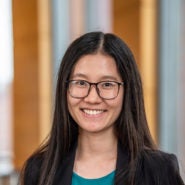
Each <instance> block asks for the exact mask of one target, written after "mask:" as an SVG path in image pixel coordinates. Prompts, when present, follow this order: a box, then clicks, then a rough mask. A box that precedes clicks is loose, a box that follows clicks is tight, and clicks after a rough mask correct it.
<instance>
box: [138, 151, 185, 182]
mask: <svg viewBox="0 0 185 185" xmlns="http://www.w3.org/2000/svg"><path fill="white" fill-rule="evenodd" d="M138 166H139V168H138V169H140V170H141V168H142V172H139V171H138V174H141V173H143V174H142V175H143V176H144V178H146V179H148V180H151V181H153V182H156V184H157V183H158V182H160V183H159V184H173V185H177V184H178V185H183V184H184V183H183V181H182V179H181V177H180V173H179V166H178V161H177V157H176V156H175V155H174V154H169V153H165V152H162V151H159V150H144V151H142V152H141V155H140V157H139V159H138ZM154 184H155V183H154Z"/></svg>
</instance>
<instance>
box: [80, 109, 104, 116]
mask: <svg viewBox="0 0 185 185" xmlns="http://www.w3.org/2000/svg"><path fill="white" fill-rule="evenodd" d="M81 111H82V112H84V113H85V114H87V115H99V114H102V113H103V112H105V110H102V109H81Z"/></svg>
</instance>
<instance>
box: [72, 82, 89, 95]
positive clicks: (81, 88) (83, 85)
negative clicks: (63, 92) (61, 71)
mask: <svg viewBox="0 0 185 185" xmlns="http://www.w3.org/2000/svg"><path fill="white" fill-rule="evenodd" d="M88 90H89V84H88V82H86V81H83V80H72V81H70V82H69V93H70V95H71V96H72V97H74V98H83V97H85V96H87V94H88Z"/></svg>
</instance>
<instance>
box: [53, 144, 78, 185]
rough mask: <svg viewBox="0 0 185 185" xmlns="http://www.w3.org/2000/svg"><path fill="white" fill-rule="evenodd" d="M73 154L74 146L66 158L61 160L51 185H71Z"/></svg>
mask: <svg viewBox="0 0 185 185" xmlns="http://www.w3.org/2000/svg"><path fill="white" fill-rule="evenodd" d="M75 153H76V144H75V145H74V147H73V148H72V150H70V152H69V154H68V156H67V157H66V158H65V160H63V162H62V164H61V165H60V167H59V169H58V171H57V173H56V177H55V181H54V183H53V185H71V181H72V173H73V166H74V160H75Z"/></svg>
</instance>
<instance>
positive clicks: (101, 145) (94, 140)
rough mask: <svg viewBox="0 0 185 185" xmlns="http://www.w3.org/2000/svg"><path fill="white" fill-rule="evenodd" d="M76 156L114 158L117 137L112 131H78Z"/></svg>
mask: <svg viewBox="0 0 185 185" xmlns="http://www.w3.org/2000/svg"><path fill="white" fill-rule="evenodd" d="M76 154H77V156H76V157H77V158H84V159H85V158H86V159H87V158H92V157H96V158H97V157H102V156H103V157H106V158H116V156H117V137H116V136H115V134H114V133H111V132H110V133H106V134H97V133H91V134H89V133H88V134H87V133H80V134H79V138H78V147H77V153H76Z"/></svg>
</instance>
